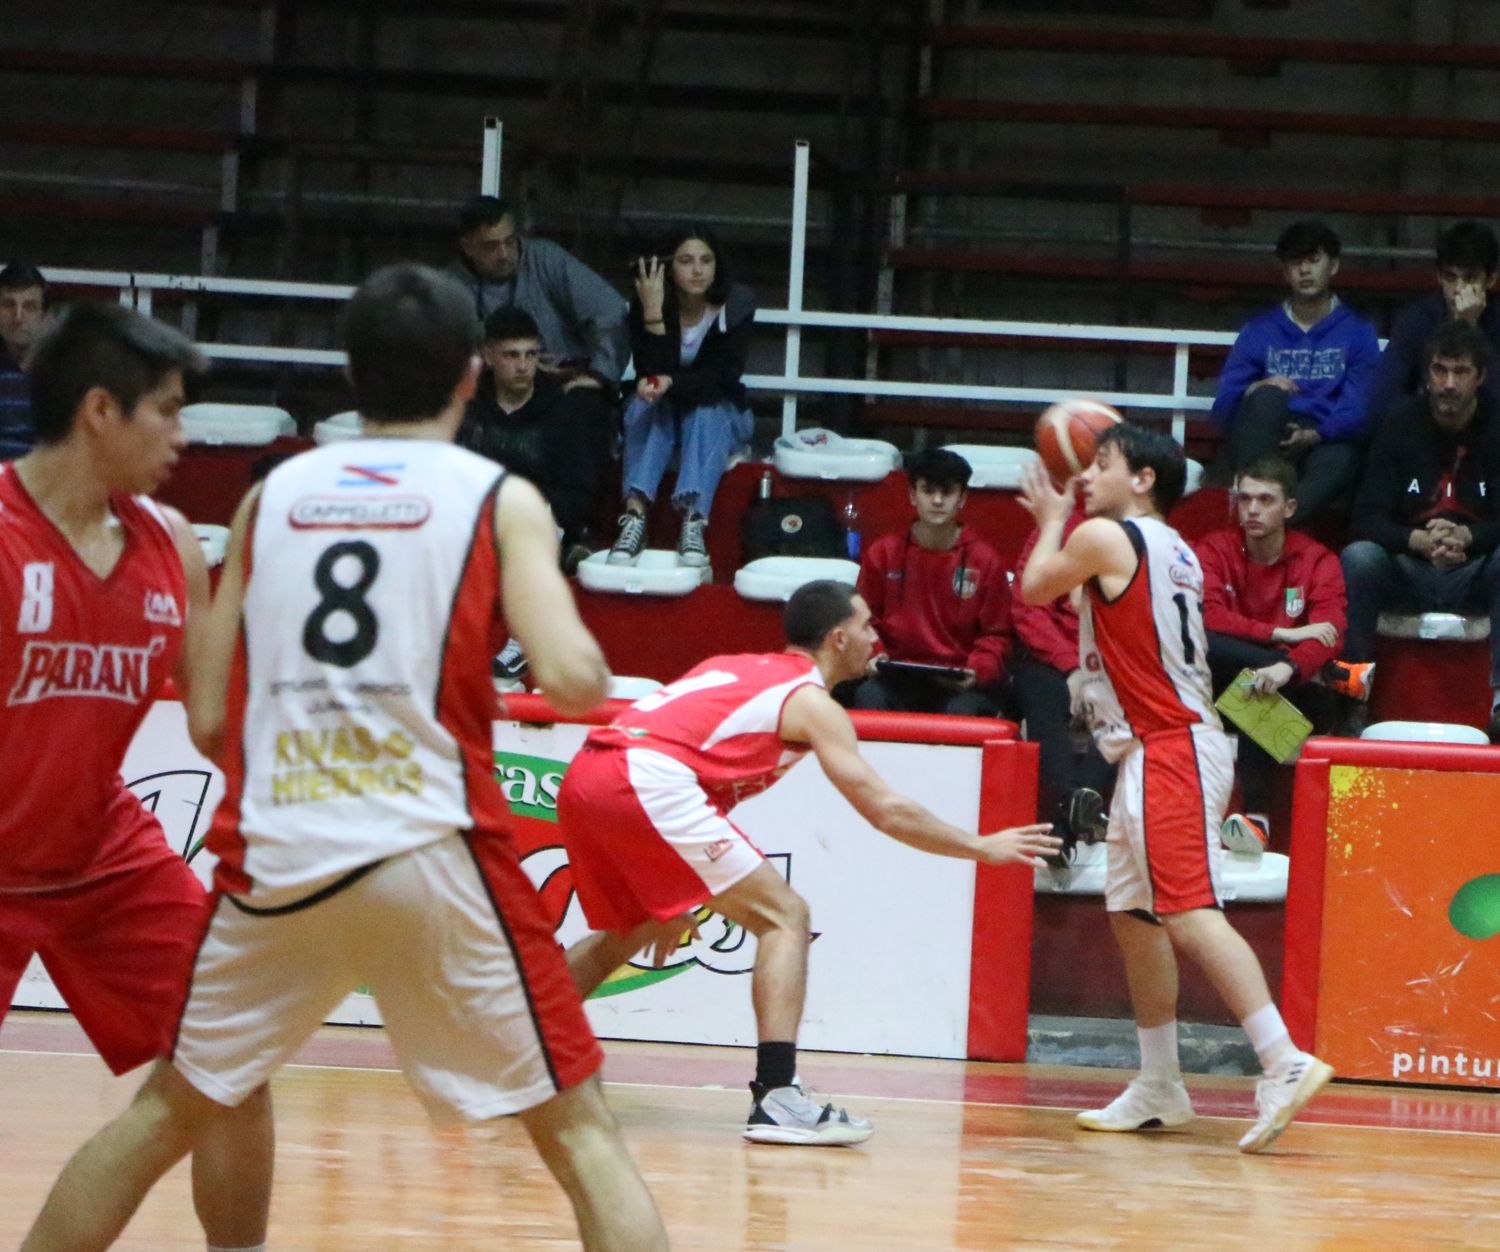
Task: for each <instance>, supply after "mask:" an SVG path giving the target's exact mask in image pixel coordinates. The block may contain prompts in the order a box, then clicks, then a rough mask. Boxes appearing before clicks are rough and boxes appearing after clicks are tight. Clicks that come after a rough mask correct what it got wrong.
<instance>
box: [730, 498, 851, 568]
mask: <svg viewBox="0 0 1500 1252" xmlns="http://www.w3.org/2000/svg"><path fill="white" fill-rule="evenodd" d="M740 542H741V543H742V544H743V546H744V549H745V561H746V563H747V564H748V563H749V562H750V561H754V560H758V559H759V558H760V557H763V556H846V555H847V554H848V539H847V537H846V536H845V534H844V528H843V526H841V525H840V524H839V519H838V514H837V513H835V512H834V509H833V501H831V500H829V499H828V497H827V496H788V497H785V498H783V499H778V500H752V501H751V502H750V507H749V508H748V509H746V510H745V516H744V520H743V521H742V522H741V523H740Z"/></svg>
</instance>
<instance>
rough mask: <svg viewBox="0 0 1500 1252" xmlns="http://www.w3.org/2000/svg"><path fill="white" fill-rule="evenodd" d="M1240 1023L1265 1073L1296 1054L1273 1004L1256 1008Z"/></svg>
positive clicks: (1284, 1024) (1278, 1012)
mask: <svg viewBox="0 0 1500 1252" xmlns="http://www.w3.org/2000/svg"><path fill="white" fill-rule="evenodd" d="M1240 1025H1241V1026H1243V1027H1244V1028H1245V1033H1246V1034H1247V1035H1249V1036H1250V1046H1251V1047H1253V1048H1254V1049H1255V1055H1256V1056H1257V1057H1259V1058H1260V1067H1261V1069H1263V1070H1264V1071H1265V1072H1266V1073H1268V1074H1269V1073H1270V1072H1271V1071H1272V1070H1273V1069H1274V1068H1275V1067H1276V1066H1277V1065H1280V1064H1281V1063H1282V1062H1283V1061H1289V1060H1291V1058H1292V1057H1294V1056H1296V1055H1297V1046H1296V1045H1295V1044H1294V1043H1293V1042H1292V1037H1291V1035H1289V1034H1287V1029H1286V1023H1285V1022H1284V1021H1282V1020H1281V1010H1279V1009H1278V1008H1277V1007H1276V1006H1275V1005H1274V1004H1268V1005H1266V1006H1265V1008H1261V1009H1256V1010H1255V1012H1253V1013H1251V1014H1250V1016H1249V1017H1247V1018H1245V1020H1244V1021H1243V1022H1241V1023H1240Z"/></svg>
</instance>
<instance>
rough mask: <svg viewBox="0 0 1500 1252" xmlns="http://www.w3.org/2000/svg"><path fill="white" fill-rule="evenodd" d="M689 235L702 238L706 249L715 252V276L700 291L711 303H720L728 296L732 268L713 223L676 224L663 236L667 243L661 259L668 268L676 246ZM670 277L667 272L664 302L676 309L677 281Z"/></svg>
mask: <svg viewBox="0 0 1500 1252" xmlns="http://www.w3.org/2000/svg"><path fill="white" fill-rule="evenodd" d="M689 239H701V240H702V241H703V242H704V243H706V244H707V245H708V250H709V251H710V252H712V253H713V254H714V280H713V282H712V283H710V284H709V287H708V290H707V291H705V292H704V293H703V298H704V299H705V300H707V301H708V302H709V303H710V304H723V303H724V301H725V300H727V299H728V298H729V288H730V286H731V285H732V284H733V283H734V271H733V269H732V267H731V266H730V264H729V259H728V258H727V257H726V256H725V255H724V248H723V246H722V245H721V244H720V243H719V232H718V231H716V230H714V228H713V227H712V226H707V225H705V224H704V223H702V222H682V223H680V224H678V225H677V226H676V227H674V228H673V229H672V230H670V231H668V232H667V234H666V235H664V236H663V237H662V242H663V243H664V244H665V245H666V246H665V247H664V248H663V249H662V254H661V255H662V261H663V262H664V263H665V264H666V265H667V267H668V268H669V269H670V267H671V264H672V258H673V257H674V256H676V255H677V249H678V248H680V247H682V245H683V244H685V243H686V242H687V241H688V240H689ZM670 279H671V276H670V274H669V275H668V281H667V283H666V301H665V302H664V303H665V304H667V305H669V306H670V307H671V308H674V309H675V308H676V307H677V284H676V283H674V282H672V281H671V280H670Z"/></svg>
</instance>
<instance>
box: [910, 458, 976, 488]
mask: <svg viewBox="0 0 1500 1252" xmlns="http://www.w3.org/2000/svg"><path fill="white" fill-rule="evenodd" d="M973 475H974V467H973V466H972V465H970V464H969V463H968V462H967V461H966V460H964V459H963V457H961V456H959V455H958V453H957V452H953V451H950V450H949V449H947V448H924V449H923V450H922V451H921V452H913V453H911V454H910V455H909V456H907V458H906V479H907V481H908V482H909V483H911V485H912V486H913V487H915V486H916V485H917V484H918V483H927V484H928V485H929V486H933V487H936V488H938V489H939V490H940V491H952V490H953V488H955V487H957V488H958V489H959V490H960V491H967V490H968V487H969V479H970V478H972V477H973Z"/></svg>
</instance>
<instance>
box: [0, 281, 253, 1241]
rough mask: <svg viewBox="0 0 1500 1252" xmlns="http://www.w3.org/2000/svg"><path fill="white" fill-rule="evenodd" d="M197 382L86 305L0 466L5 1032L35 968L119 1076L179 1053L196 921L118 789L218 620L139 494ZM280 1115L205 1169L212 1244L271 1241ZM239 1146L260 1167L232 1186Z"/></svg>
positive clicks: (0, 952)
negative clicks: (146, 727) (23, 444)
mask: <svg viewBox="0 0 1500 1252" xmlns="http://www.w3.org/2000/svg"><path fill="white" fill-rule="evenodd" d="M203 365H204V362H203V359H202V357H201V356H199V354H198V353H197V351H196V350H195V349H194V348H193V346H192V345H191V344H190V343H188V341H187V340H186V339H184V338H183V337H182V336H181V335H179V334H178V333H177V332H176V331H174V330H171V329H169V328H167V327H165V326H162V325H160V324H158V323H156V322H152V321H151V320H149V319H148V318H145V317H142V316H140V315H139V314H136V313H133V312H128V311H126V310H124V309H122V308H119V307H118V306H98V307H96V306H90V305H82V306H79V307H78V308H75V309H74V310H73V311H72V312H71V313H69V314H68V315H67V316H66V317H65V318H64V319H63V320H62V322H61V323H60V324H59V325H58V326H57V327H56V328H55V329H54V330H53V331H52V332H51V333H50V334H49V335H48V336H47V337H46V338H44V339H43V340H42V342H41V343H40V344H39V345H38V347H37V351H36V354H35V357H34V358H33V362H32V367H31V379H32V391H33V404H32V412H33V421H34V424H35V427H36V434H37V447H36V448H35V450H34V451H32V452H31V453H29V454H28V455H26V456H25V457H23V458H22V459H21V460H19V461H16V462H15V463H13V464H11V465H7V466H4V467H0V638H3V639H4V641H5V643H4V647H3V648H0V701H3V703H0V759H3V760H4V761H5V762H6V788H7V795H6V803H5V805H4V806H3V808H0V1019H3V1017H4V1015H5V1011H6V1010H7V1009H8V1008H9V1007H10V1003H11V998H12V996H13V995H14V992H15V989H16V986H17V984H18V982H19V980H20V978H21V975H22V973H23V972H24V970H25V968H26V965H27V963H28V962H29V961H30V959H31V957H32V955H33V954H37V955H39V956H40V957H41V959H42V963H43V964H44V965H45V966H46V968H47V971H48V973H49V974H50V975H51V977H52V980H53V982H54V983H55V985H56V986H57V988H58V990H59V991H61V993H62V994H63V996H64V998H65V999H66V1000H67V1003H68V1006H69V1008H71V1009H72V1010H73V1013H74V1015H75V1016H76V1017H77V1019H78V1021H79V1023H80V1024H81V1025H82V1026H83V1028H84V1030H85V1031H86V1032H87V1033H88V1036H89V1038H90V1039H91V1040H92V1041H93V1043H94V1046H95V1047H97V1048H98V1049H99V1053H100V1055H101V1056H103V1058H104V1059H105V1061H106V1062H107V1063H108V1064H109V1066H110V1068H111V1069H113V1070H114V1071H115V1072H116V1073H123V1072H124V1071H126V1070H128V1069H131V1068H133V1067H134V1066H136V1065H139V1064H141V1063H142V1062H143V1061H147V1060H150V1059H152V1058H153V1057H156V1056H159V1055H161V1053H162V1052H163V1051H165V1050H166V1049H167V1048H168V1047H169V1046H170V1043H171V1031H172V1024H173V1022H175V1020H176V1017H177V1011H178V1009H179V1007H180V1005H181V1003H182V998H183V996H184V995H185V994H186V990H187V975H188V971H189V969H190V968H191V965H192V956H193V952H194V950H195V949H196V947H197V943H198V940H199V937H200V936H201V934H202V931H203V926H204V924H205V922H206V912H205V908H204V904H205V894H204V891H203V888H202V886H201V885H200V884H199V882H198V879H197V878H196V877H195V876H194V874H193V872H192V871H191V870H190V869H188V867H187V864H186V863H185V862H184V861H183V860H182V858H181V857H180V856H178V855H177V854H176V853H175V852H173V850H172V849H171V848H170V847H168V846H167V843H166V840H165V838H164V836H163V834H162V831H161V827H160V826H159V825H157V822H156V819H155V818H154V817H153V816H152V815H151V814H150V813H148V812H147V811H146V810H145V808H144V807H143V806H142V805H141V802H140V801H139V800H137V799H136V797H135V796H134V794H132V793H131V792H130V791H127V790H126V788H125V785H124V782H123V781H122V779H121V777H120V762H121V760H122V758H123V757H124V754H125V750H126V748H127V747H128V746H129V744H130V740H131V738H132V737H133V736H134V734H135V732H136V729H137V728H138V727H139V726H140V723H141V719H142V718H144V717H145V715H146V712H147V710H148V709H149V708H150V705H151V703H152V701H153V700H155V698H156V696H157V693H158V692H159V691H160V689H161V687H162V684H163V683H164V682H165V681H166V680H167V678H168V677H169V676H172V675H174V674H175V675H176V677H177V681H178V683H179V685H180V686H181V687H182V689H183V690H184V691H186V687H187V680H188V678H189V665H188V662H189V661H190V660H191V659H192V658H193V656H194V655H195V653H196V643H197V639H198V632H199V631H200V630H201V622H202V617H203V614H204V612H205V611H206V609H207V603H208V571H207V568H206V567H205V565H204V561H203V553H202V549H201V548H200V546H199V544H198V540H197V537H196V536H195V535H194V534H193V531H192V528H191V527H190V526H189V525H188V524H187V522H185V521H184V520H183V519H182V517H181V516H180V515H179V514H177V513H176V512H174V511H173V510H170V509H165V508H162V507H161V506H159V505H156V504H154V503H153V502H152V501H151V500H149V499H147V498H146V493H148V492H151V491H154V490H156V489H157V488H158V487H160V486H161V484H162V482H163V481H165V479H166V476H167V474H168V473H169V472H170V471H171V468H172V466H173V464H174V463H175V461H176V460H177V453H178V450H179V449H180V448H181V447H182V444H183V442H184V439H183V435H182V425H181V422H180V420H179V417H178V411H179V410H180V409H181V407H182V403H183V375H184V373H186V372H190V371H197V370H200V369H201V368H203ZM269 1113H270V1104H269V1097H268V1096H267V1094H266V1093H265V1091H264V1090H262V1091H261V1092H259V1093H258V1094H257V1096H256V1097H255V1098H253V1099H251V1100H250V1101H248V1102H247V1103H246V1105H245V1106H244V1107H243V1108H242V1109H241V1110H240V1113H239V1115H238V1117H237V1119H236V1120H235V1122H234V1124H233V1125H231V1126H226V1127H225V1128H224V1131H223V1134H222V1135H221V1136H219V1137H217V1138H216V1139H214V1140H213V1141H212V1142H207V1143H205V1144H204V1146H203V1148H202V1150H201V1151H200V1152H199V1153H198V1154H197V1156H196V1157H195V1158H194V1163H193V1165H194V1169H193V1181H194V1196H195V1200H196V1201H197V1204H198V1210H199V1216H200V1219H201V1220H202V1221H203V1224H204V1230H205V1233H206V1234H207V1236H208V1242H209V1244H210V1245H214V1246H220V1247H235V1248H252V1247H254V1246H255V1245H256V1244H258V1243H261V1242H262V1241H263V1240H264V1239H265V1220H266V1211H267V1208H268V1204H269V1195H270V1170H271V1145H270V1117H269ZM245 1142H249V1143H251V1144H260V1145H262V1147H263V1150H261V1151H252V1152H250V1153H249V1154H248V1160H247V1158H246V1155H245V1154H244V1153H243V1152H240V1154H239V1156H238V1158H237V1159H238V1162H239V1163H238V1164H237V1166H236V1167H235V1168H233V1169H231V1168H230V1166H229V1156H228V1153H229V1151H230V1150H231V1145H240V1144H243V1143H245ZM230 1197H237V1199H238V1201H239V1203H238V1205H237V1207H236V1211H235V1212H233V1213H230V1212H228V1211H226V1209H225V1207H223V1206H224V1205H225V1203H226V1201H227V1200H228V1199H229V1198H230Z"/></svg>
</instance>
